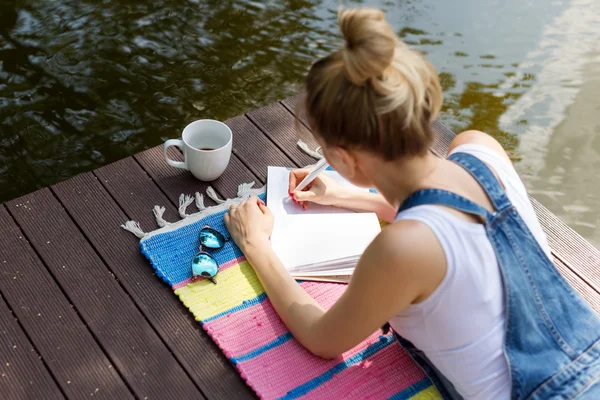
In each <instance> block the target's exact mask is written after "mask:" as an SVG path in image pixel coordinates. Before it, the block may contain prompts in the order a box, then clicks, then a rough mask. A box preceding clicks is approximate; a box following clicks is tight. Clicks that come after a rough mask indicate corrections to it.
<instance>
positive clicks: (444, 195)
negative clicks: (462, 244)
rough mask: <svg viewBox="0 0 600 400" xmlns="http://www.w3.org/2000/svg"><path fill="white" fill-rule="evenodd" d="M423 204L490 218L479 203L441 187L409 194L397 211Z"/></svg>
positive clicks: (487, 219)
mask: <svg viewBox="0 0 600 400" xmlns="http://www.w3.org/2000/svg"><path fill="white" fill-rule="evenodd" d="M425 204H436V205H440V206H446V207H450V208H454V209H456V210H459V211H462V212H465V213H468V214H473V215H478V216H480V217H482V218H484V219H485V220H486V221H490V220H491V218H492V214H491V213H490V212H489V211H488V210H486V209H485V208H483V207H481V206H480V205H479V204H476V203H474V202H472V201H471V200H468V199H465V198H464V197H462V196H459V195H457V194H456V193H452V192H448V191H447V190H443V189H423V190H419V191H418V192H415V193H413V194H411V195H410V196H408V197H407V198H406V200H404V201H403V202H402V204H401V205H400V209H399V210H398V213H400V212H402V211H404V210H408V209H409V208H412V207H416V206H421V205H425Z"/></svg>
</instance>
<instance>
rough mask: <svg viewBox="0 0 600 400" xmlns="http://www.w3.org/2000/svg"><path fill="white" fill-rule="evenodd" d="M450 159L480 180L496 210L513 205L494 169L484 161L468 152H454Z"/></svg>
mask: <svg viewBox="0 0 600 400" xmlns="http://www.w3.org/2000/svg"><path fill="white" fill-rule="evenodd" d="M448 160H450V161H453V162H455V163H457V164H459V165H460V166H462V167H463V168H464V169H466V170H467V171H468V172H469V173H470V174H471V175H472V176H473V178H475V179H476V180H477V182H479V184H480V185H481V187H482V188H483V190H485V193H486V194H487V196H488V198H489V199H490V201H491V202H492V204H493V205H494V208H495V209H496V211H500V210H503V209H504V208H507V207H510V206H511V203H510V200H508V197H507V196H506V192H505V191H504V189H503V188H502V185H500V182H498V179H497V178H496V176H495V175H494V173H493V172H492V170H491V169H490V168H489V167H488V166H487V165H485V164H484V163H483V161H481V160H480V159H478V158H477V157H475V156H473V155H471V154H467V153H454V154H452V155H451V156H450V157H448Z"/></svg>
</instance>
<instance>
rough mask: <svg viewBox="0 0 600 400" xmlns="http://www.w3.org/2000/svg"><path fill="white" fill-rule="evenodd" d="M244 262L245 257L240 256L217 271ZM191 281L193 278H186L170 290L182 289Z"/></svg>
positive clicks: (222, 265) (198, 278) (200, 278)
mask: <svg viewBox="0 0 600 400" xmlns="http://www.w3.org/2000/svg"><path fill="white" fill-rule="evenodd" d="M244 261H246V257H244V256H241V257H238V258H234V259H233V260H231V261H227V262H226V263H223V264H221V265H220V266H219V271H224V270H226V269H227V268H229V267H232V266H234V265H236V264H239V263H241V262H244ZM196 279H197V280H199V281H200V280H204V278H202V277H200V276H199V277H197V278H196ZM192 281H193V278H188V279H186V280H184V281H181V282H179V283H176V284H174V285H172V286H171V288H172V289H173V290H177V289H179V288H182V287H184V286H186V285H187V284H188V283H191V282H192Z"/></svg>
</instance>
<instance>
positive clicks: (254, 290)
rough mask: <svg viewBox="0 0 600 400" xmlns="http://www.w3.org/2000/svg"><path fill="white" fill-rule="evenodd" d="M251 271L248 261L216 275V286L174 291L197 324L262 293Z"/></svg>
mask: <svg viewBox="0 0 600 400" xmlns="http://www.w3.org/2000/svg"><path fill="white" fill-rule="evenodd" d="M264 291H265V290H264V289H263V287H262V285H261V284H260V281H259V279H258V277H257V276H256V274H255V273H254V270H253V269H252V267H251V266H250V264H248V262H247V261H244V262H241V263H239V264H236V265H234V266H231V267H229V268H227V269H226V270H224V271H222V272H219V274H218V275H217V284H216V285H215V284H214V283H212V282H209V281H207V280H201V281H198V282H194V283H190V284H188V285H187V286H184V287H182V288H179V289H177V290H175V294H176V295H177V296H179V298H180V299H181V301H182V302H183V304H184V305H185V306H186V307H187V308H189V309H190V311H191V312H192V314H194V317H196V321H201V320H204V319H206V318H210V317H212V316H213V315H217V314H219V313H221V312H223V311H227V310H229V309H231V308H233V307H235V306H238V305H240V304H242V302H243V301H244V300H250V299H253V298H255V297H256V296H258V295H260V294H261V293H264Z"/></svg>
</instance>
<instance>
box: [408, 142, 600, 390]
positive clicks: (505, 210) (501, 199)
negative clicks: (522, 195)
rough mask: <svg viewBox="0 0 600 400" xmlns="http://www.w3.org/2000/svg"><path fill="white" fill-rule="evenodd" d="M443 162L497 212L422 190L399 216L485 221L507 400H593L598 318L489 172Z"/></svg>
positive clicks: (469, 162) (598, 367)
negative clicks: (499, 302)
mask: <svg viewBox="0 0 600 400" xmlns="http://www.w3.org/2000/svg"><path fill="white" fill-rule="evenodd" d="M448 159H449V160H451V161H454V162H456V163H458V164H459V165H461V166H462V167H463V168H465V169H466V170H467V171H469V172H470V173H471V175H472V176H473V177H474V178H475V179H476V180H477V181H478V182H479V184H480V185H481V187H482V188H483V189H484V190H485V191H486V193H487V195H488V197H489V199H490V200H491V202H492V204H493V206H494V208H495V210H496V211H495V212H494V213H493V214H492V213H490V212H489V211H487V210H486V209H484V208H483V207H481V206H479V205H477V204H475V203H473V202H472V201H470V200H467V199H465V198H463V197H461V196H458V195H456V194H454V193H450V192H447V191H445V190H440V189H424V190H421V191H418V192H416V193H413V194H412V195H410V196H409V197H408V198H407V199H406V200H405V201H404V202H403V203H402V205H401V206H400V210H399V211H398V212H401V211H403V210H406V209H409V208H411V207H416V206H419V205H423V204H439V205H444V206H447V207H451V208H454V209H456V210H459V211H463V212H466V213H469V214H473V215H476V216H479V217H481V218H482V220H484V221H485V230H486V233H487V236H488V238H489V240H490V242H491V244H492V247H493V248H494V251H495V253H496V257H497V259H498V263H499V265H500V270H501V272H502V280H503V284H504V293H505V295H504V296H505V310H506V311H505V312H506V325H505V332H506V333H505V344H504V355H505V356H506V359H507V362H508V367H509V370H510V379H511V388H512V389H511V398H512V399H574V398H579V399H584V398H585V399H598V400H600V318H599V317H598V315H597V314H596V313H595V312H594V311H593V310H592V309H591V308H590V306H589V305H588V304H587V303H586V302H585V301H584V300H582V298H581V297H580V296H579V294H578V293H577V292H576V291H575V290H574V289H573V288H572V287H571V286H569V284H568V283H567V282H566V281H565V280H564V278H563V277H562V276H561V275H560V273H559V272H558V271H557V269H556V268H555V267H554V265H553V264H552V261H551V260H550V259H549V258H548V256H547V255H546V254H545V253H544V251H543V250H542V248H541V247H540V246H539V244H538V242H537V241H536V240H535V238H534V237H533V235H532V234H531V232H530V231H529V228H527V225H525V222H523V220H522V219H521V217H520V216H519V214H518V212H517V210H516V209H515V207H514V206H513V205H512V204H511V202H510V201H509V200H508V197H507V196H506V194H505V192H504V189H503V188H502V186H500V184H499V182H498V180H497V179H496V177H495V176H494V174H493V173H492V172H491V170H490V169H489V168H488V167H487V166H486V165H485V164H484V163H483V162H482V161H480V160H479V159H478V158H476V157H474V156H472V155H470V154H466V153H455V154H453V155H451V156H450V157H449V158H448ZM599 268H600V266H599ZM396 336H397V337H398V340H399V341H400V343H401V344H402V345H403V346H404V348H405V349H406V350H407V351H408V353H409V354H410V355H411V356H412V357H413V358H414V359H415V361H416V362H417V363H418V364H419V365H420V366H421V367H422V368H423V370H424V371H425V372H426V373H427V375H429V377H430V378H431V379H432V381H433V383H434V384H435V385H436V387H437V388H438V390H439V391H440V393H441V394H442V396H443V397H444V398H447V399H455V398H461V397H460V396H459V395H458V394H457V393H456V391H455V389H454V387H453V386H452V384H451V383H450V382H449V381H448V380H447V379H445V378H444V376H442V375H441V374H440V373H439V371H438V370H437V369H436V368H435V367H434V366H433V364H431V362H430V361H429V360H428V359H427V357H426V356H425V355H424V353H422V352H421V351H419V350H418V349H416V348H415V347H414V346H413V345H412V343H410V342H409V341H407V340H405V339H403V338H401V337H399V336H398V335H396Z"/></svg>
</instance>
